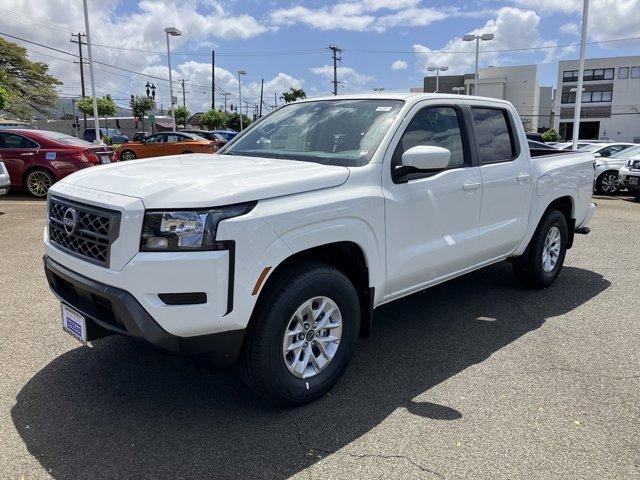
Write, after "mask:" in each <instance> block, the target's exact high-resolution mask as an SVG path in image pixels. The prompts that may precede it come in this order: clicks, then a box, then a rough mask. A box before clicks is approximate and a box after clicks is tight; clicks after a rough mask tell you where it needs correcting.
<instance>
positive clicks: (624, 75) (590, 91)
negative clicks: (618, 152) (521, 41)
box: [554, 56, 640, 142]
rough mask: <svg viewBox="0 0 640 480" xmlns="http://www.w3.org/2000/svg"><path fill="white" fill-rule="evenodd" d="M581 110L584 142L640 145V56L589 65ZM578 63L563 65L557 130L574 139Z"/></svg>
mask: <svg viewBox="0 0 640 480" xmlns="http://www.w3.org/2000/svg"><path fill="white" fill-rule="evenodd" d="M584 68H585V70H584V78H583V88H584V90H583V93H582V108H581V110H580V133H579V137H580V138H581V139H610V140H616V141H626V142H640V56H635V57H610V58H592V59H588V60H586V61H585V66H584ZM577 84H578V60H566V61H561V62H560V64H559V66H558V83H557V93H556V100H555V113H556V115H555V118H554V128H556V130H558V132H559V133H560V135H561V136H562V137H564V138H566V139H570V138H571V136H572V132H573V115H574V110H575V99H576V88H577Z"/></svg>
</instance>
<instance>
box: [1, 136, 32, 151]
mask: <svg viewBox="0 0 640 480" xmlns="http://www.w3.org/2000/svg"><path fill="white" fill-rule="evenodd" d="M0 148H38V144H37V143H36V142H33V141H31V140H29V139H28V138H27V137H23V136H22V135H16V134H15V133H0Z"/></svg>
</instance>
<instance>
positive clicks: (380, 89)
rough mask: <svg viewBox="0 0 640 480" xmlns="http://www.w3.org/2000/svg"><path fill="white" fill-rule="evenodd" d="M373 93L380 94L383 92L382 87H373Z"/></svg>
mask: <svg viewBox="0 0 640 480" xmlns="http://www.w3.org/2000/svg"><path fill="white" fill-rule="evenodd" d="M373 91H374V92H378V93H382V92H383V91H384V87H375V88H374V89H373Z"/></svg>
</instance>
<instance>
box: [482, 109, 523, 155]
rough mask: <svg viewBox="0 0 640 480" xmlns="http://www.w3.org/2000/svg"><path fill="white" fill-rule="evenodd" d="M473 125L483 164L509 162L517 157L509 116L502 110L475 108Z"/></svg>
mask: <svg viewBox="0 0 640 480" xmlns="http://www.w3.org/2000/svg"><path fill="white" fill-rule="evenodd" d="M471 113H472V116H473V124H474V126H475V130H476V137H477V141H478V153H479V155H480V161H481V162H482V163H496V162H507V161H510V160H513V159H514V158H515V156H516V144H515V139H514V137H513V132H512V130H511V124H510V122H509V116H508V115H509V114H508V113H507V111H506V110H503V109H500V108H482V107H473V108H472V109H471Z"/></svg>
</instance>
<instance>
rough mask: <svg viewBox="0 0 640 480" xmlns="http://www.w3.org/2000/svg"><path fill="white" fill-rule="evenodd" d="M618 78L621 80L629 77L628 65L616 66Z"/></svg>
mask: <svg viewBox="0 0 640 480" xmlns="http://www.w3.org/2000/svg"><path fill="white" fill-rule="evenodd" d="M618 78H620V79H622V80H626V79H627V78H629V67H620V68H618Z"/></svg>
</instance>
